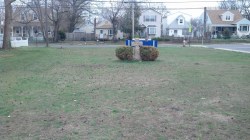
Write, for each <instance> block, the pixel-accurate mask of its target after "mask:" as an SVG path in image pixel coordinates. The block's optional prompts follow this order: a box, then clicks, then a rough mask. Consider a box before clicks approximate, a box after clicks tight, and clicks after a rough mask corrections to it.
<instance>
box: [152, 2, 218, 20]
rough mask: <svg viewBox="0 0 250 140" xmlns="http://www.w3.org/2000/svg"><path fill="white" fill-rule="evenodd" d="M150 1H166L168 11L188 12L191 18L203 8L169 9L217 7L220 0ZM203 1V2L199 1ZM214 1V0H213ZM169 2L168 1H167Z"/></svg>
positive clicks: (197, 14) (196, 15) (198, 14)
mask: <svg viewBox="0 0 250 140" xmlns="http://www.w3.org/2000/svg"><path fill="white" fill-rule="evenodd" d="M151 1H152V2H166V3H164V4H165V5H166V7H167V8H169V10H170V13H175V12H177V11H180V12H183V13H186V14H189V15H191V16H192V18H195V17H198V16H200V15H201V14H202V12H203V11H204V10H203V9H179V10H171V9H173V8H204V7H217V6H218V3H219V1H221V0H217V1H216V0H151ZM201 1H205V2H201ZM215 1H216V2H215ZM168 2H169V3H168ZM171 2H185V3H171Z"/></svg>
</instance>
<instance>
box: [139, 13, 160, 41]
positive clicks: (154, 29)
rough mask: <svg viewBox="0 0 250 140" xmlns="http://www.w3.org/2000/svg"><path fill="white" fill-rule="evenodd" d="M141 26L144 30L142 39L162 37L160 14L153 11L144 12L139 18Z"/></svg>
mask: <svg viewBox="0 0 250 140" xmlns="http://www.w3.org/2000/svg"><path fill="white" fill-rule="evenodd" d="M139 24H140V26H141V27H142V28H143V30H142V32H141V36H142V37H146V38H155V37H161V30H162V16H161V14H160V13H159V12H157V11H155V10H153V9H148V10H146V11H143V12H142V13H141V16H140V17H139Z"/></svg>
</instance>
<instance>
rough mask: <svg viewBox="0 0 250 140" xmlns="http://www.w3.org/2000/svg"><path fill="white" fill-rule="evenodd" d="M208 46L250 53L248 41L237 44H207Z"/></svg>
mask: <svg viewBox="0 0 250 140" xmlns="http://www.w3.org/2000/svg"><path fill="white" fill-rule="evenodd" d="M206 47H207V48H214V49H219V50H226V51H235V52H242V53H250V44H248V43H237V44H213V45H206Z"/></svg>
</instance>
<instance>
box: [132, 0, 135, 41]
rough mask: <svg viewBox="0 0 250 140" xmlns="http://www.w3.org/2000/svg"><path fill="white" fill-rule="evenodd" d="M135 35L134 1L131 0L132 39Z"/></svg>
mask: <svg viewBox="0 0 250 140" xmlns="http://www.w3.org/2000/svg"><path fill="white" fill-rule="evenodd" d="M134 37H135V1H133V2H132V39H133V38H134Z"/></svg>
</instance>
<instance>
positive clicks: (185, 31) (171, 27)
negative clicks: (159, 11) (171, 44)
mask: <svg viewBox="0 0 250 140" xmlns="http://www.w3.org/2000/svg"><path fill="white" fill-rule="evenodd" d="M190 20H191V16H190V15H188V14H185V13H182V12H177V13H173V14H171V15H168V16H167V17H165V18H164V19H163V35H164V36H174V37H186V36H190V35H192V33H191V32H189V31H190V29H189V28H191V23H190Z"/></svg>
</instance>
